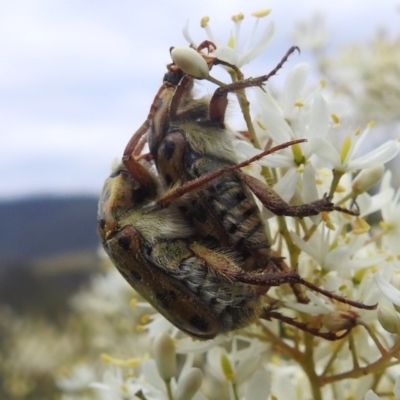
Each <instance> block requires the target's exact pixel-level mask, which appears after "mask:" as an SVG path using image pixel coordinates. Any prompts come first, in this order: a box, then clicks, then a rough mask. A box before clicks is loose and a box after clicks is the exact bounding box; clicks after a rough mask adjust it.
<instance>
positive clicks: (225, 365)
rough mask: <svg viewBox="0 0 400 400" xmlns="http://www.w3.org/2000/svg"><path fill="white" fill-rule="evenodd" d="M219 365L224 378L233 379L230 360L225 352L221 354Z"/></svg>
mask: <svg viewBox="0 0 400 400" xmlns="http://www.w3.org/2000/svg"><path fill="white" fill-rule="evenodd" d="M221 367H222V371H223V373H224V375H225V378H226V380H228V381H234V380H235V374H234V372H233V369H232V366H231V362H230V361H229V358H228V357H227V356H226V355H225V354H223V355H222V356H221Z"/></svg>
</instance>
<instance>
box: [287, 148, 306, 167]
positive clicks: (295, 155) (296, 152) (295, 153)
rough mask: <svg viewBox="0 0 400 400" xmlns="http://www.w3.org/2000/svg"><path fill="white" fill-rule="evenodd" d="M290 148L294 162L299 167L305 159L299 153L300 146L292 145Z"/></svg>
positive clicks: (301, 153) (300, 152)
mask: <svg viewBox="0 0 400 400" xmlns="http://www.w3.org/2000/svg"><path fill="white" fill-rule="evenodd" d="M290 148H291V149H292V153H293V158H294V162H295V163H296V164H297V165H299V166H300V165H301V164H304V162H305V158H304V155H303V152H302V151H301V146H300V145H299V144H294V145H293V146H290Z"/></svg>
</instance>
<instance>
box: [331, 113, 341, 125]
mask: <svg viewBox="0 0 400 400" xmlns="http://www.w3.org/2000/svg"><path fill="white" fill-rule="evenodd" d="M331 118H332V120H333V123H334V124H336V125H337V124H339V122H340V118H339V116H338V115H336V114H331Z"/></svg>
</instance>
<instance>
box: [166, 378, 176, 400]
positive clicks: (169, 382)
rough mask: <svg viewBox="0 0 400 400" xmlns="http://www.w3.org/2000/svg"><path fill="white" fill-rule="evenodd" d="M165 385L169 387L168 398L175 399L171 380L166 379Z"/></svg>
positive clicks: (169, 399)
mask: <svg viewBox="0 0 400 400" xmlns="http://www.w3.org/2000/svg"><path fill="white" fill-rule="evenodd" d="M165 386H166V387H167V394H168V400H174V396H173V395H172V388H171V380H168V381H165Z"/></svg>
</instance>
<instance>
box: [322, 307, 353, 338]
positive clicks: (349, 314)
mask: <svg viewBox="0 0 400 400" xmlns="http://www.w3.org/2000/svg"><path fill="white" fill-rule="evenodd" d="M358 317H359V315H358V314H357V313H356V312H355V311H351V310H349V311H334V312H331V313H329V314H326V315H324V317H323V319H322V324H323V325H324V327H325V328H326V329H327V330H328V331H329V332H332V333H335V332H339V331H343V330H345V329H350V328H353V327H354V326H356V325H357V318H358Z"/></svg>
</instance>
